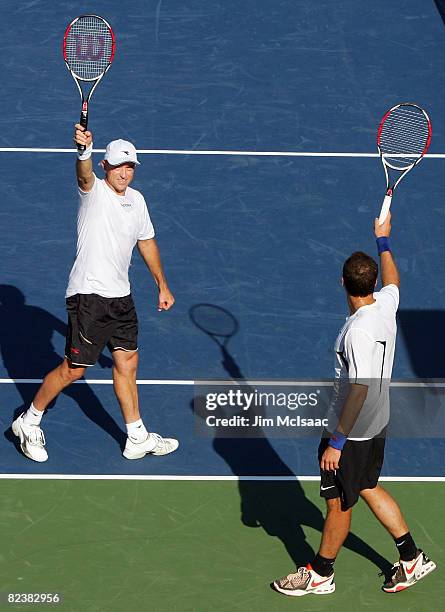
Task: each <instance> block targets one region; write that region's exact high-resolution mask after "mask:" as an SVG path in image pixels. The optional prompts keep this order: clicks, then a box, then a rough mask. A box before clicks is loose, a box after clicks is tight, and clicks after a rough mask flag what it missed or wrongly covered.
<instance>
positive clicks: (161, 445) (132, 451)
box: [123, 432, 179, 459]
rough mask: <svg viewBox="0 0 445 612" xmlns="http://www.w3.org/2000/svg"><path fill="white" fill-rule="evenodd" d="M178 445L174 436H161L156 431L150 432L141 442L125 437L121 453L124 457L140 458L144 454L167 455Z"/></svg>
mask: <svg viewBox="0 0 445 612" xmlns="http://www.w3.org/2000/svg"><path fill="white" fill-rule="evenodd" d="M178 446H179V442H178V440H175V439H174V438H163V437H162V436H160V435H159V434H157V433H153V432H150V433H149V434H148V437H147V439H146V440H144V441H143V442H135V441H134V440H131V439H130V438H127V443H126V444H125V450H124V452H123V455H124V457H125V458H126V459H142V457H145V455H156V456H161V455H168V454H169V453H173V452H174V451H175V450H176V449H177V448H178Z"/></svg>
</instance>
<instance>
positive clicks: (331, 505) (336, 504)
mask: <svg viewBox="0 0 445 612" xmlns="http://www.w3.org/2000/svg"><path fill="white" fill-rule="evenodd" d="M326 507H327V511H328V513H329V512H342V508H341V499H340V497H334V499H327V500H326Z"/></svg>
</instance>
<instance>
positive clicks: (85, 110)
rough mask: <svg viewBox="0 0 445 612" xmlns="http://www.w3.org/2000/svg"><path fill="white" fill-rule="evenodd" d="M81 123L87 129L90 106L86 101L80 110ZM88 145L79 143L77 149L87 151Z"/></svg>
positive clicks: (81, 151)
mask: <svg viewBox="0 0 445 612" xmlns="http://www.w3.org/2000/svg"><path fill="white" fill-rule="evenodd" d="M79 123H80V125H81V126H82V127H83V128H85V130H86V129H87V127H88V106H86V105H85V103H84V104H83V105H82V110H81V111H80V119H79ZM85 149H86V146H85V145H80V144H78V145H77V150H78V151H79V152H80V153H83V151H85Z"/></svg>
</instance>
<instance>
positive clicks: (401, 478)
mask: <svg viewBox="0 0 445 612" xmlns="http://www.w3.org/2000/svg"><path fill="white" fill-rule="evenodd" d="M0 480H161V481H162V480H173V481H182V480H191V481H208V482H211V481H235V482H236V481H240V480H241V481H244V480H256V481H267V482H269V481H274V482H275V481H276V482H280V481H281V482H292V481H295V480H299V481H301V482H318V481H319V480H320V476H176V475H167V474H0ZM379 481H383V482H445V476H382V477H380V478H379Z"/></svg>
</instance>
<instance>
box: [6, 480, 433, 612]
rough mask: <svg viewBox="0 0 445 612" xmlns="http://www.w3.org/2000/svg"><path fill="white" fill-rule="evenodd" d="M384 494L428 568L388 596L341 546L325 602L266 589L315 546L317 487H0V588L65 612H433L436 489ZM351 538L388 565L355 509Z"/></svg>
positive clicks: (45, 483) (385, 543)
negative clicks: (41, 598) (32, 595)
mask: <svg viewBox="0 0 445 612" xmlns="http://www.w3.org/2000/svg"><path fill="white" fill-rule="evenodd" d="M384 486H385V488H387V489H388V490H389V491H390V492H391V493H392V494H393V495H394V496H395V497H396V499H397V500H398V501H399V502H400V504H401V506H402V509H403V511H404V513H405V515H406V518H407V519H408V522H409V524H410V526H411V530H412V533H413V535H414V537H415V539H416V541H417V543H418V545H419V546H420V547H423V548H424V549H425V551H426V552H427V554H428V555H429V556H430V557H431V558H432V559H433V560H434V561H435V562H436V563H437V565H438V569H437V570H436V571H435V572H434V573H433V574H432V575H431V576H428V577H427V578H426V579H425V580H423V581H421V582H420V583H418V584H417V585H415V586H414V587H413V588H412V589H410V590H408V591H405V592H402V593H398V594H395V595H389V594H385V593H383V592H382V591H381V590H380V586H381V584H382V579H381V578H379V577H378V575H377V573H378V571H379V570H378V568H377V567H376V565H375V564H374V563H373V562H371V561H370V559H369V558H367V557H366V556H363V555H362V554H358V553H357V552H353V551H352V550H350V549H343V550H342V552H341V554H340V556H339V558H338V560H337V563H336V587H337V590H336V592H335V593H334V594H333V595H328V596H324V597H320V596H318V597H316V596H306V597H304V598H298V599H297V598H291V597H284V596H282V595H278V594H277V593H275V592H273V591H272V590H271V589H270V588H269V582H270V580H271V579H273V578H277V577H280V576H281V575H284V574H287V573H288V571H290V570H291V569H292V568H293V561H292V559H291V556H290V555H292V556H293V557H294V558H295V557H298V555H299V554H300V555H307V554H309V552H308V551H309V549H308V544H310V546H312V548H315V547H318V543H319V531H318V529H317V527H319V526H320V517H321V515H320V512H319V509H321V510H322V509H323V502H322V500H321V499H320V498H319V497H318V484H317V483H316V482H305V483H302V484H300V483H298V482H296V481H295V482H251V481H249V482H246V481H243V482H236V481H224V482H221V481H220V482H208V481H186V482H184V481H181V482H176V481H71V480H66V481H60V480H59V481H52V480H38V481H37V480H34V481H33V480H21V481H19V480H3V481H2V483H1V487H2V495H1V502H0V508H1V512H0V537H1V542H2V544H1V551H0V575H1V579H0V591H2V592H3V593H4V592H22V593H23V592H27V593H29V592H59V593H61V594H62V595H63V598H64V601H63V604H59V605H58V606H55V607H54V606H53V609H58V608H60V609H62V608H63V609H64V610H73V611H84V610H85V611H95V610H107V611H114V610H116V611H122V612H123V611H131V612H132V611H137V610H157V611H160V612H163V611H168V612H172V611H175V610H177V611H180V612H186V611H197V612H210V611H212V610H247V611H251V610H252V611H263V610H264V611H266V610H296V609H303V608H304V609H305V610H309V611H310V610H330V611H335V610H345V609H348V610H362V609H363V610H365V609H369V610H371V609H375V608H377V607H378V609H379V610H392V611H394V610H404V611H405V612H409V611H410V610H420V611H422V612H423V611H430V610H438V609H440V608H441V604H440V601H442V602H443V601H445V582H444V580H443V574H442V568H443V567H444V566H445V551H444V548H443V543H444V541H445V538H444V536H445V529H444V522H443V520H442V518H443V516H442V512H443V510H442V508H443V507H444V498H445V491H444V489H443V486H442V484H440V483H415V482H409V483H385V485H384ZM241 500H242V503H241ZM241 505H242V509H241ZM241 510H242V512H241ZM300 523H305V525H303V528H302V529H301V527H300ZM307 524H310V525H311V526H307ZM254 525H257V527H254ZM352 531H353V532H354V533H355V534H356V535H357V536H359V537H360V538H363V540H364V541H365V542H367V543H368V544H371V545H372V546H373V548H374V549H375V550H376V551H377V552H378V553H380V554H381V555H382V556H383V557H385V558H386V559H387V560H388V561H391V562H392V561H394V560H395V557H396V555H395V547H394V545H393V543H392V541H391V539H390V538H389V537H388V536H387V535H386V532H384V530H383V528H382V527H381V526H380V525H379V524H378V523H377V522H376V520H375V519H374V517H373V516H372V515H371V514H370V512H369V511H368V509H367V508H366V506H365V505H364V504H363V503H359V504H358V506H356V508H355V513H354V516H353V525H352ZM305 538H306V540H307V542H306V543H305ZM359 548H360V545H359ZM34 607H35V606H29V605H27V606H25V605H17V606H8V605H3V606H2V608H3V609H7V608H10V609H30V608H31V609H34ZM39 607H40V608H42V607H44V606H39Z"/></svg>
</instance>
